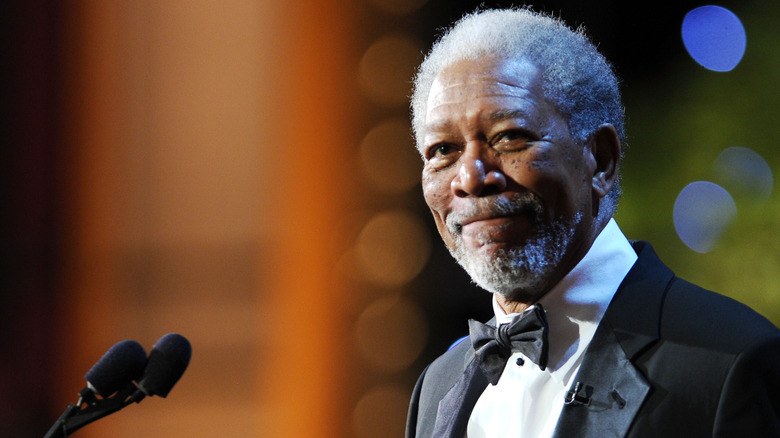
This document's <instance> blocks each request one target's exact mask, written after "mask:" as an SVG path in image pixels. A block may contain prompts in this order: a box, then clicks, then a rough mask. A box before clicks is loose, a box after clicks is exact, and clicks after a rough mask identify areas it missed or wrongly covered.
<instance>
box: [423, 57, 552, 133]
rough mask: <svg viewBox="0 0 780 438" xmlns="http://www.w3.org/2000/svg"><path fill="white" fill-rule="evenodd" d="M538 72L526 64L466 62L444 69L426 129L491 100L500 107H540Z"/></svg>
mask: <svg viewBox="0 0 780 438" xmlns="http://www.w3.org/2000/svg"><path fill="white" fill-rule="evenodd" d="M540 76H541V75H540V73H539V70H538V69H537V68H536V67H535V66H534V65H533V64H532V63H530V62H528V61H525V60H522V59H520V60H500V59H493V58H488V59H479V60H464V61H458V62H456V63H453V64H451V65H449V66H447V67H445V68H444V69H443V70H442V71H441V72H440V73H439V74H438V75H437V76H436V78H435V79H434V81H433V84H432V85H431V90H430V93H429V94H428V104H427V110H426V125H428V126H429V127H430V125H431V124H437V123H439V122H440V121H441V120H438V119H441V118H442V117H443V116H449V115H452V112H453V111H455V112H458V113H460V114H461V115H462V116H469V114H466V113H465V112H467V111H468V110H467V108H466V106H468V105H469V104H473V103H478V102H481V101H483V100H485V99H490V100H491V101H494V103H496V104H498V105H500V104H502V103H504V104H506V105H508V106H512V105H514V104H522V102H525V103H539V102H540V101H541V100H542V97H543V91H542V81H541V77H540Z"/></svg>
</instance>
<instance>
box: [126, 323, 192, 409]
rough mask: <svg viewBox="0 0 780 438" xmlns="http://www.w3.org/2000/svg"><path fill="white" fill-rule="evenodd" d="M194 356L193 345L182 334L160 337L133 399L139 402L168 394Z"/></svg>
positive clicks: (153, 348) (150, 354) (150, 355)
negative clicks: (153, 396) (145, 398)
mask: <svg viewBox="0 0 780 438" xmlns="http://www.w3.org/2000/svg"><path fill="white" fill-rule="evenodd" d="M191 357H192V346H190V342H189V341H188V340H187V339H186V338H185V337H184V336H182V335H179V334H176V333H168V334H167V335H165V336H163V337H162V338H160V339H159V340H158V341H157V342H156V343H155V344H154V346H153V347H152V351H151V353H149V360H148V361H147V363H146V369H145V370H144V372H143V376H142V377H141V380H140V381H139V382H138V391H136V393H135V394H134V395H133V397H132V399H133V401H135V402H136V403H139V402H140V401H141V400H143V398H144V397H146V396H152V395H158V396H160V397H162V398H165V397H167V396H168V393H169V392H171V389H172V388H173V386H174V385H175V384H176V382H178V381H179V379H180V378H181V376H182V375H183V374H184V371H185V370H186V369H187V365H189V363H190V358H191Z"/></svg>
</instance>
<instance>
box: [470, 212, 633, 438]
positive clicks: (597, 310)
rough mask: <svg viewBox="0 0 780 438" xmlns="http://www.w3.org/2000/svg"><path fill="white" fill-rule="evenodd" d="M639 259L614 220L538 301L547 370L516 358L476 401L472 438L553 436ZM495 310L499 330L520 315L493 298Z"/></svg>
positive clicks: (522, 357)
mask: <svg viewBox="0 0 780 438" xmlns="http://www.w3.org/2000/svg"><path fill="white" fill-rule="evenodd" d="M636 259H637V255H636V253H635V252H634V250H633V248H632V247H631V244H630V243H629V242H628V240H627V239H626V237H625V236H624V235H623V233H622V232H621V231H620V228H619V227H618V225H617V223H616V222H615V220H614V219H612V220H610V221H609V223H608V224H607V226H606V227H605V228H604V230H602V232H601V233H600V234H599V235H598V237H596V240H595V241H594V242H593V246H591V248H590V250H589V251H588V253H587V254H585V257H583V258H582V260H580V262H579V263H578V264H577V266H575V267H574V269H572V270H571V272H569V273H568V274H567V275H566V276H565V277H564V278H563V279H562V280H561V281H560V282H559V283H558V284H557V285H555V287H553V288H552V289H551V290H550V291H549V292H548V293H546V294H545V295H544V296H543V297H542V298H541V299H540V300H539V302H540V303H541V304H542V306H543V307H544V309H545V312H546V314H547V322H548V327H549V331H548V342H549V344H548V346H549V350H548V354H549V356H548V364H547V369H545V370H544V371H542V370H541V369H539V366H538V365H536V364H535V363H533V362H532V361H531V360H530V359H528V358H527V357H525V356H524V355H523V354H522V353H514V354H512V356H511V357H510V358H509V360H508V361H507V364H506V367H505V368H504V372H503V373H502V374H501V378H500V379H499V381H498V383H497V384H496V385H495V386H494V385H488V387H487V388H486V389H485V391H484V392H483V393H482V395H481V396H480V398H479V399H478V400H477V404H476V405H475V406H474V410H473V411H472V413H471V417H470V418H469V423H468V428H467V431H466V436H467V437H468V438H487V437H490V438H498V437H529V438H549V437H551V436H552V433H553V431H554V430H555V425H556V423H557V422H558V417H559V416H560V414H561V410H562V408H563V402H564V397H565V395H566V392H567V390H568V388H569V386H570V385H571V384H572V378H573V376H575V375H576V374H577V371H578V370H579V367H580V363H581V362H582V356H583V353H584V352H585V349H586V348H587V347H588V344H590V341H591V339H593V335H594V333H595V332H596V327H598V324H599V322H600V321H601V318H602V317H603V316H604V312H605V311H606V310H607V306H608V305H609V303H610V301H611V300H612V297H613V296H614V295H615V292H616V291H617V289H618V287H619V286H620V283H621V282H622V281H623V278H624V277H625V276H626V274H627V273H628V271H629V270H630V269H631V267H632V266H633V265H634V262H635V261H636ZM493 309H494V311H495V313H496V323H497V325H500V324H506V323H509V322H511V321H512V320H513V319H514V318H517V317H520V316H521V315H522V314H519V313H514V314H509V315H507V314H505V313H504V311H503V310H502V309H501V307H500V306H499V305H498V302H497V301H496V299H495V297H494V298H493ZM529 310H530V308H529V309H526V312H527V311H529ZM520 364H522V365H520Z"/></svg>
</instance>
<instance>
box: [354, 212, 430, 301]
mask: <svg viewBox="0 0 780 438" xmlns="http://www.w3.org/2000/svg"><path fill="white" fill-rule="evenodd" d="M430 253H431V241H430V237H429V235H428V233H427V232H426V230H425V227H424V226H423V224H422V221H421V220H420V219H419V218H418V217H417V216H416V215H414V214H412V213H409V212H407V211H404V210H397V211H389V212H386V213H381V214H378V215H376V216H374V217H373V218H372V219H371V220H370V221H369V222H368V223H367V224H366V225H365V226H364V227H363V229H362V230H361V231H360V235H359V236H358V239H357V242H356V245H355V257H356V262H357V265H358V267H359V269H360V271H361V273H362V274H363V276H364V277H365V279H366V280H368V281H370V282H372V283H374V284H376V285H378V286H384V287H398V286H402V285H404V284H406V283H408V282H409V281H410V280H411V279H413V278H414V277H416V276H417V274H419V273H420V271H421V270H422V268H423V267H424V266H425V263H426V262H427V261H428V257H429V256H430Z"/></svg>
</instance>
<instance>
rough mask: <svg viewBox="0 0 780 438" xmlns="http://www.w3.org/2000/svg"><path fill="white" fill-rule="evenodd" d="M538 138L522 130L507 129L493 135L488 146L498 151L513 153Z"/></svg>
mask: <svg viewBox="0 0 780 438" xmlns="http://www.w3.org/2000/svg"><path fill="white" fill-rule="evenodd" d="M537 140H538V138H536V136H534V135H533V134H531V133H530V132H528V131H526V130H524V129H507V130H505V131H501V132H499V133H498V134H496V135H494V136H493V138H491V140H490V145H491V146H492V147H493V148H495V149H498V150H504V151H514V150H519V149H524V148H525V147H526V146H528V144H529V143H531V142H534V141H537Z"/></svg>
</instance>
